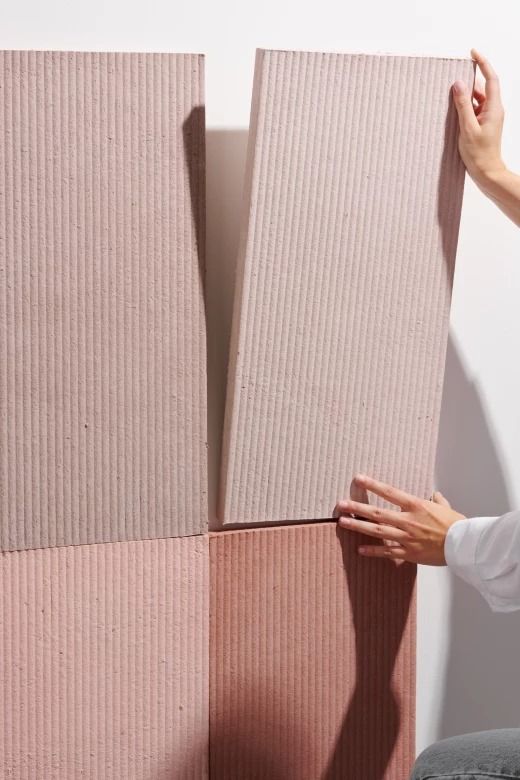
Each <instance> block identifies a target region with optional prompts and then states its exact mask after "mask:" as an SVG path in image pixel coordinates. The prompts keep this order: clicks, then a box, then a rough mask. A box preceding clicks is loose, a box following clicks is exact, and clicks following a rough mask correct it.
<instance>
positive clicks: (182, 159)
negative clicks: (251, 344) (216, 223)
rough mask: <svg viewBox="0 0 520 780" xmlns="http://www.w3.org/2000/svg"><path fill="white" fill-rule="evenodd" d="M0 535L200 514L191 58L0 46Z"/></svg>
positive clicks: (196, 79)
mask: <svg viewBox="0 0 520 780" xmlns="http://www.w3.org/2000/svg"><path fill="white" fill-rule="evenodd" d="M0 92H1V100H0V176H1V184H0V366H1V371H0V516H1V518H2V527H1V532H0V548H2V549H22V548H34V547H46V546H54V545H67V544H83V543H89V542H100V541H116V540H125V539H142V538H154V537H165V536H177V535H179V536H183V535H188V534H193V533H200V532H201V531H202V530H204V528H205V525H206V514H207V512H206V363H205V361H206V358H205V322H204V320H205V318H204V304H203V289H202V288H203V284H202V282H203V278H202V277H203V261H204V258H203V247H204V111H203V106H202V103H203V59H202V57H201V56H199V55H194V54H182V55H176V54H91V53H68V52H34V51H33V52H0Z"/></svg>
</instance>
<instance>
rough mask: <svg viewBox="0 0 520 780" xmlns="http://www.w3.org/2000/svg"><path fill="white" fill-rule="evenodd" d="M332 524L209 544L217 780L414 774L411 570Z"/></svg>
mask: <svg viewBox="0 0 520 780" xmlns="http://www.w3.org/2000/svg"><path fill="white" fill-rule="evenodd" d="M357 543H359V538H357V537H356V536H355V535H352V534H347V533H345V532H341V531H338V528H337V526H336V524H335V523H319V524H308V525H298V526H285V527H279V528H262V529H255V530H241V531H227V532H226V531H224V532H218V533H216V534H212V535H211V536H210V573H211V575H210V581H211V591H210V592H211V596H210V773H211V777H212V778H215V780H220V779H222V780H230V778H244V779H245V778H247V780H266V779H267V778H269V780H282V779H283V780H317V778H321V780H346V779H347V778H348V780H403V779H404V778H405V777H408V775H409V772H410V768H411V765H412V763H413V760H414V739H415V595H414V580H415V567H413V566H411V565H408V564H406V565H405V566H401V567H398V568H396V567H395V566H394V565H393V564H390V563H389V562H382V561H380V560H377V561H376V560H368V559H366V558H361V557H360V556H359V555H358V554H357V551H356V547H357Z"/></svg>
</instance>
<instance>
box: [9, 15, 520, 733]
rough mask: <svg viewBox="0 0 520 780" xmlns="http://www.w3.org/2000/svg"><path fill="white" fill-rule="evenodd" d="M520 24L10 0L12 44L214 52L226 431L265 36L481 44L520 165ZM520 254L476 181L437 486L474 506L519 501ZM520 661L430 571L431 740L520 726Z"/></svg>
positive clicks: (423, 651)
mask: <svg viewBox="0 0 520 780" xmlns="http://www.w3.org/2000/svg"><path fill="white" fill-rule="evenodd" d="M519 29H520V7H519V4H518V0H501V1H500V2H497V3H490V2H489V1H488V2H483V0H436V2H434V3H426V2H421V0H394V2H392V3H390V2H388V0H379V1H378V2H376V0H364V1H363V2H356V3H354V2H348V0H320V2H316V3H310V2H308V0H288V1H285V2H284V0H263V2H262V3H255V4H251V3H247V2H246V1H245V0H241V1H239V0H220V1H219V2H216V0H213V2H211V1H210V0H185V1H184V2H179V0H149V2H146V3H143V2H138V0H88V2H87V1H86V0H85V2H83V3H79V2H74V0H45V2H43V1H42V0H16V2H12V3H9V4H8V3H7V2H4V3H3V4H2V13H1V17H0V47H1V48H20V49H27V48H60V49H98V50H150V51H202V52H205V53H206V54H207V66H206V74H207V78H206V85H207V122H208V172H207V177H208V196H209V202H208V212H209V213H208V285H209V301H208V309H209V310H208V316H209V322H210V352H211V361H212V366H211V381H212V382H213V383H214V388H215V391H216V396H215V398H216V400H214V401H213V402H212V417H213V419H214V421H215V423H214V431H213V436H212V441H213V442H214V441H215V438H216V437H217V436H218V427H219V422H218V417H219V414H220V413H221V410H222V404H223V389H224V377H223V373H222V371H219V370H218V368H216V367H217V366H218V365H219V363H220V364H222V362H223V360H225V356H226V345H227V336H228V332H229V322H230V311H231V306H230V304H231V284H232V279H233V264H234V256H235V249H236V242H237V229H238V221H237V220H238V211H239V208H240V194H241V185H242V175H243V164H244V155H245V144H246V139H247V132H246V128H247V125H248V120H249V101H250V93H251V83H252V70H253V58H254V50H255V47H256V46H261V47H277V48H286V49H290V48H301V49H306V48H308V49H323V50H330V51H365V52H392V53H403V54H437V55H455V56H465V55H467V54H468V51H469V48H470V46H472V45H474V46H476V47H477V48H480V49H481V50H482V51H483V52H485V53H486V54H487V55H488V56H489V58H490V59H491V60H492V61H493V63H494V64H495V66H496V68H497V70H498V71H499V73H500V74H501V77H502V89H503V97H504V102H505V105H506V126H505V133H504V155H505V159H506V161H507V162H508V164H509V165H510V166H511V167H512V168H513V169H516V170H519V171H520V143H519V142H518V138H519V137H520V69H519V68H518V65H517V45H518V31H519ZM396 110H398V107H396ZM519 250H520V236H519V232H518V230H517V229H516V228H515V227H514V226H513V225H511V224H509V223H508V222H507V220H506V219H505V217H503V216H502V215H501V214H500V213H499V212H498V211H497V210H496V209H495V208H494V207H493V206H492V205H491V204H490V203H488V202H487V201H486V200H485V199H484V197H483V196H482V195H481V194H480V193H479V192H478V190H477V189H476V188H475V187H474V186H473V185H472V183H471V182H468V184H467V188H466V193H465V199H464V209H463V216H462V225H461V234H460V244H459V253H458V269H457V275H456V284H455V291H454V302H453V316H452V337H451V341H450V347H449V354H448V366H447V376H446V385H445V398H444V406H443V415H442V424H441V435H440V442H439V458H438V487H439V488H440V489H442V490H443V491H444V492H445V493H446V495H448V496H449V497H450V498H451V499H452V502H453V503H454V505H455V506H456V507H457V508H458V509H459V510H461V511H463V512H466V513H470V514H477V513H481V514H487V513H500V512H502V511H504V510H506V509H507V508H508V507H511V506H514V505H517V506H520V413H519V411H518V410H519V401H518V399H519V398H520V361H519V359H518V354H519V352H520V327H519V323H520V307H519V298H520V258H519ZM213 463H215V460H213ZM519 658H520V616H503V615H492V614H491V613H490V612H489V610H488V609H487V607H486V606H485V604H483V603H482V602H481V600H480V599H479V597H478V596H477V595H476V594H475V593H473V592H471V591H470V589H469V588H467V587H465V586H464V585H463V584H462V583H455V582H452V580H451V578H450V576H449V574H448V573H447V572H446V570H444V569H440V570H424V571H421V573H420V579H419V655H418V712H417V715H418V721H417V726H418V747H419V748H421V747H423V746H424V745H425V744H427V743H428V742H431V741H432V740H434V739H436V738H437V737H439V736H443V735H446V734H451V733H457V732H462V731H465V730H471V729H480V728H492V727H495V726H506V725H520V674H519V662H518V659H519Z"/></svg>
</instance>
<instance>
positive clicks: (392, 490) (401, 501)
mask: <svg viewBox="0 0 520 780" xmlns="http://www.w3.org/2000/svg"><path fill="white" fill-rule="evenodd" d="M472 110H473V109H472ZM354 481H355V482H356V484H358V485H360V486H361V487H364V488H365V489H366V490H370V492H371V493H375V494H376V496H379V497H380V498H385V499H386V500H387V501H390V503H391V504H396V505H397V506H400V507H401V509H409V508H411V507H416V506H417V505H418V504H419V503H420V499H419V498H417V496H412V495H410V493H405V491H404V490H399V488H396V487H394V486H393V485H388V484H387V483H386V482H379V481H378V480H376V479H372V477H367V476H366V474H356V476H355V477H354Z"/></svg>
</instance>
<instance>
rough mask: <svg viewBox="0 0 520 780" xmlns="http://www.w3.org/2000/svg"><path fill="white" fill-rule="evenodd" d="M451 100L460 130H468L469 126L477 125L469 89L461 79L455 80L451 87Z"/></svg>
mask: <svg viewBox="0 0 520 780" xmlns="http://www.w3.org/2000/svg"><path fill="white" fill-rule="evenodd" d="M452 92H453V102H454V103H455V108H456V109H457V113H458V115H459V125H460V128H461V130H469V129H471V128H476V127H479V123H478V121H477V117H476V116H475V111H474V110H473V104H472V102H471V95H470V94H469V90H468V88H467V87H466V85H465V84H464V82H463V81H456V82H455V83H454V84H453V87H452Z"/></svg>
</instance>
